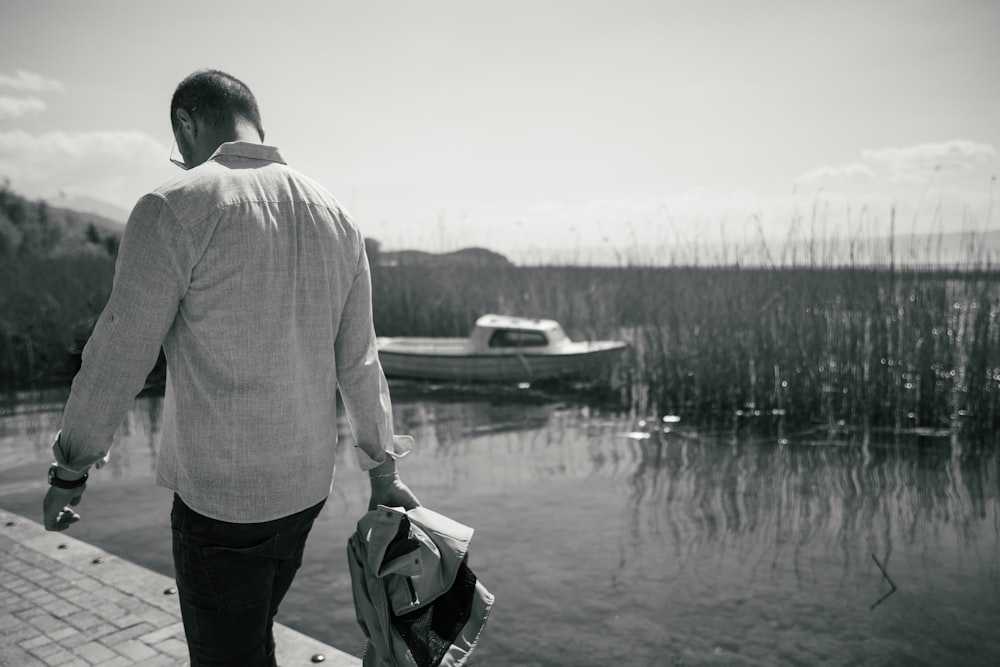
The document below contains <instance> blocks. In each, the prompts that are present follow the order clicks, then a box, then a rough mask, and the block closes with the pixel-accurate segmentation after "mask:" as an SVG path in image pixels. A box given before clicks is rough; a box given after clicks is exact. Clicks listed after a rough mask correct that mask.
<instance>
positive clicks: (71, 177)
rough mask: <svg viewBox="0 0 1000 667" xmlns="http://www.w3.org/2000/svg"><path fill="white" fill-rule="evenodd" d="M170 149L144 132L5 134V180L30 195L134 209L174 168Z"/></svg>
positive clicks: (1, 165)
mask: <svg viewBox="0 0 1000 667" xmlns="http://www.w3.org/2000/svg"><path fill="white" fill-rule="evenodd" d="M168 153H169V147H168V146H164V145H163V144H162V143H161V142H159V141H157V140H156V139H154V138H152V137H150V136H149V135H146V134H144V133H142V132H135V131H99V132H81V133H75V134H70V133H66V132H46V133H43V134H39V135H32V134H29V133H27V132H24V131H23V130H15V131H11V132H0V178H3V177H7V178H10V180H11V185H12V187H13V188H14V189H15V190H17V191H18V192H20V193H22V194H24V195H26V196H29V197H50V196H53V195H55V194H56V193H57V192H59V191H64V192H66V193H68V194H75V195H86V196H89V197H94V198H97V199H103V200H105V201H108V202H111V203H114V204H116V205H118V206H121V207H124V208H131V206H132V204H134V203H135V200H136V199H137V198H138V197H139V196H140V195H142V194H143V193H144V192H147V191H149V190H151V189H152V188H153V187H155V186H157V185H159V184H160V183H161V182H163V181H164V180H165V179H166V178H167V177H169V175H170V174H172V173H173V171H174V169H173V168H172V167H171V166H170V165H169V163H168V162H167V154H168Z"/></svg>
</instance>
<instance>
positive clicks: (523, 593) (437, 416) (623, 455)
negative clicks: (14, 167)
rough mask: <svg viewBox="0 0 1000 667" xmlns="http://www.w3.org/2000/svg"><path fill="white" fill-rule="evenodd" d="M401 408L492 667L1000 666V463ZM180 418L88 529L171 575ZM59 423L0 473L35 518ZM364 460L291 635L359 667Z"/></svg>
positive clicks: (311, 567) (820, 437)
mask: <svg viewBox="0 0 1000 667" xmlns="http://www.w3.org/2000/svg"><path fill="white" fill-rule="evenodd" d="M393 388H394V402H395V411H396V419H397V430H398V431H399V432H401V433H405V432H408V433H411V434H412V435H413V436H414V438H415V440H416V443H417V444H416V449H415V451H414V452H413V453H412V454H411V455H410V456H409V457H407V458H406V459H403V461H402V462H401V465H400V467H401V470H402V471H403V474H404V475H405V479H406V481H407V482H408V483H409V484H410V485H411V487H412V488H413V489H414V490H415V491H416V492H417V494H418V495H419V496H420V498H421V500H422V501H423V502H424V503H425V504H426V505H428V506H429V507H431V508H432V509H435V510H437V511H440V512H442V513H444V514H447V515H449V516H453V517H454V518H455V519H457V520H459V521H462V522H463V523H467V524H469V525H471V526H473V527H474V528H475V529H476V535H475V537H474V538H473V542H472V550H471V553H470V561H471V565H472V567H473V569H474V570H475V571H476V573H477V575H478V576H479V577H481V578H482V580H483V582H484V583H485V584H486V585H487V586H489V588H490V589H491V591H493V592H495V594H496V596H497V605H496V607H495V612H494V614H493V616H492V617H491V620H490V626H489V628H488V629H487V631H486V633H485V634H484V636H483V641H482V643H481V645H480V648H479V649H478V652H477V662H480V663H481V664H486V665H491V664H498V665H573V666H587V665H595V666H596V665H608V664H627V665H664V664H667V665H669V664H685V665H697V664H750V665H776V664H809V665H821V664H835V665H839V664H861V665H864V664H872V665H883V664H963V665H965V664H994V663H995V661H996V658H997V657H998V656H1000V638H998V636H997V633H996V632H995V630H996V621H997V619H998V618H1000V512H998V506H1000V471H998V452H997V450H996V448H995V447H994V448H992V449H983V448H973V447H970V446H968V445H966V444H964V443H963V442H962V441H961V440H959V439H956V438H954V437H950V436H947V435H940V434H911V435H897V436H891V435H887V436H885V437H884V438H880V439H875V438H863V437H855V436H852V435H851V434H850V433H847V432H844V431H842V430H838V429H834V430H832V431H830V430H827V429H818V430H814V431H809V432H802V433H798V434H781V435H761V434H760V431H756V433H757V435H753V433H754V431H746V432H743V431H741V432H734V431H732V430H725V431H717V432H708V431H704V430H702V431H699V430H696V429H693V428H687V427H685V425H684V423H683V421H681V422H680V423H676V422H674V421H672V420H668V421H667V422H664V421H663V420H662V419H658V418H657V419H648V420H646V421H639V420H637V419H635V418H629V417H621V416H617V415H613V414H604V413H602V412H600V411H598V410H595V409H594V408H589V407H585V406H581V405H579V404H576V403H574V402H572V401H567V400H564V399H560V398H558V397H551V396H543V395H535V394H525V393H517V392H511V393H510V394H509V395H506V396H503V395H499V396H498V395H497V394H496V392H495V390H494V389H490V390H486V389H482V388H459V389H455V388H450V389H447V388H436V387H429V386H427V385H402V386H399V385H396V384H394V385H393ZM487 392H488V393H487ZM159 410H160V399H158V398H145V399H140V400H139V401H138V402H137V404H136V408H135V410H133V412H132V413H131V414H130V416H129V419H128V421H127V422H126V424H125V425H124V427H123V429H122V432H121V441H120V443H119V445H118V449H117V451H116V453H115V455H114V456H113V458H112V465H111V466H109V468H108V469H105V470H103V471H100V472H99V473H96V474H95V477H96V478H97V479H96V480H95V481H96V482H97V483H96V484H93V485H92V489H90V490H88V492H87V495H86V497H85V498H84V504H83V506H82V509H85V510H86V511H85V512H84V522H82V523H81V524H78V526H74V528H73V530H74V531H76V533H75V534H76V535H77V536H78V537H81V539H85V540H88V541H91V542H95V543H97V544H100V545H101V546H105V548H108V549H109V550H111V551H114V552H117V553H121V554H122V555H124V556H126V557H128V558H130V559H132V560H135V561H137V562H139V563H143V564H146V565H147V566H149V567H153V568H155V569H158V570H161V571H163V572H164V573H165V574H168V575H170V574H172V570H171V568H172V565H171V564H170V562H169V539H170V537H169V529H168V524H167V516H166V515H167V514H168V513H169V494H168V493H165V492H164V493H160V492H162V491H163V490H162V489H159V490H155V491H151V490H150V489H151V480H152V472H151V471H152V464H153V461H154V459H155V452H156V447H157V440H158V436H157V431H158V428H159V419H160V417H159V415H160V413H159ZM27 414H33V415H34V416H33V417H32V418H31V419H33V420H34V421H33V422H32V423H33V426H32V425H31V424H29V422H31V420H30V419H26V418H25V415H27ZM45 414H47V413H46V412H45V411H44V410H42V411H38V410H35V411H34V412H32V411H30V410H28V409H26V408H22V409H21V413H20V415H15V416H8V417H6V418H5V419H3V420H0V454H2V455H3V456H4V460H5V461H7V460H14V459H8V458H7V457H8V456H9V455H10V452H12V451H14V450H17V451H18V452H20V454H19V455H18V456H19V457H20V458H18V459H17V464H16V465H12V466H7V467H5V469H4V471H3V472H2V473H0V506H4V507H5V508H8V509H13V510H14V511H22V510H23V511H24V512H25V513H37V505H38V504H39V502H40V498H41V495H40V494H41V493H43V492H44V485H43V482H35V481H33V480H35V477H34V475H35V474H36V473H37V470H38V469H39V467H40V463H39V461H42V462H44V461H47V456H48V454H47V450H48V446H49V445H50V444H51V440H50V439H48V438H49V437H50V436H51V435H52V434H53V433H54V430H53V429H54V427H55V425H56V421H55V420H54V419H48V418H46V417H45V416H44V415H45ZM54 414H56V413H54ZM47 419H48V420H47ZM33 439H34V441H36V442H39V443H47V444H44V445H43V444H32V441H33ZM351 445H352V443H351V442H350V436H349V429H348V428H347V427H346V425H345V426H344V428H343V433H342V440H341V443H340V445H339V447H340V448H341V450H342V455H341V457H340V458H339V464H338V465H339V469H338V473H337V482H336V484H335V490H334V493H333V494H332V495H331V498H330V501H329V502H328V504H327V507H326V508H325V509H324V512H323V514H322V515H321V517H320V519H319V520H318V521H317V523H316V526H315V528H314V531H313V535H312V536H311V537H310V543H309V546H308V549H307V553H306V558H305V562H304V565H303V568H302V570H301V571H300V574H299V577H298V579H297V580H296V583H295V586H294V587H293V589H292V591H291V592H290V593H289V596H288V598H287V599H286V603H285V605H284V608H283V609H282V614H281V618H280V619H279V620H281V621H282V622H285V623H288V624H290V625H292V626H293V627H296V628H298V629H300V630H302V631H304V632H307V633H309V634H312V635H315V636H317V637H319V638H320V639H323V640H325V641H327V642H330V643H332V644H334V645H337V646H338V647H341V648H343V649H344V650H348V651H352V652H355V653H356V654H360V651H361V650H362V647H363V642H362V637H361V634H360V631H359V630H358V628H357V626H356V622H355V620H354V609H353V603H352V601H351V593H350V581H349V576H348V572H347V567H346V564H345V548H346V546H345V545H346V541H347V537H348V536H349V535H350V533H351V531H352V530H353V526H354V522H355V521H356V520H357V518H358V517H359V516H360V515H361V513H363V512H364V510H365V508H366V505H367V500H368V496H367V493H368V485H367V481H366V480H365V478H364V476H363V475H361V474H359V473H358V472H357V471H356V470H355V467H356V465H355V463H354V461H353V457H352V456H351V455H350V448H351ZM26 452H27V453H26ZM29 459H30V460H29ZM43 460H44V461H43ZM143 498H152V499H151V500H143ZM129 499H131V502H129ZM32 515H33V516H34V514H32ZM78 528H79V530H77V529H78ZM873 556H874V558H873ZM876 561H877V562H876ZM882 568H884V570H885V573H886V574H887V575H888V576H889V578H891V583H890V581H889V579H887V578H886V576H885V575H884V574H883V570H882ZM892 583H894V584H895V586H896V587H898V588H897V589H896V590H895V591H893V586H892Z"/></svg>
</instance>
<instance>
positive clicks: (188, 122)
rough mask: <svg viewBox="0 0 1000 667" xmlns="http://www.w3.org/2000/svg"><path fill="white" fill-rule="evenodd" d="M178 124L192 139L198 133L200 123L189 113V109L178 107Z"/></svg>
mask: <svg viewBox="0 0 1000 667" xmlns="http://www.w3.org/2000/svg"><path fill="white" fill-rule="evenodd" d="M175 113H176V116H177V126H178V127H179V128H180V129H181V131H183V132H184V133H185V134H187V135H188V136H190V137H191V138H192V139H193V138H194V137H195V136H197V134H198V124H197V123H196V122H195V120H194V117H193V116H192V115H191V114H190V113H188V110H187V109H178V110H177V111H176V112H175Z"/></svg>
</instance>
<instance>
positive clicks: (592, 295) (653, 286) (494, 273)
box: [373, 266, 1000, 437]
mask: <svg viewBox="0 0 1000 667" xmlns="http://www.w3.org/2000/svg"><path fill="white" fill-rule="evenodd" d="M373 290H374V292H373V301H374V307H375V326H376V330H377V332H378V333H379V335H387V336H389V335H425V336H463V335H466V334H467V333H468V331H469V329H470V328H471V327H472V324H473V322H474V321H475V319H476V317H477V316H479V315H481V314H483V313H485V312H497V313H503V314H509V315H522V316H528V317H548V318H553V319H557V320H559V321H560V322H561V323H562V324H563V326H564V327H565V328H566V330H567V332H568V333H569V335H570V336H571V337H572V338H609V337H611V338H623V339H625V340H627V341H628V342H629V343H630V349H629V351H628V353H627V355H626V356H625V357H624V359H623V360H622V362H621V364H620V365H619V367H618V368H617V369H616V370H615V372H614V373H613V374H611V375H609V376H608V377H607V378H604V379H603V380H602V383H601V384H600V386H598V387H597V389H598V390H600V391H602V392H603V393H604V394H605V395H609V394H610V395H613V396H614V397H616V398H617V399H618V400H619V401H620V403H621V404H622V405H624V406H626V407H627V408H628V409H630V410H633V411H635V412H636V413H642V414H656V415H666V414H675V415H680V416H682V417H683V418H684V419H685V420H690V421H693V422H696V423H714V424H718V423H729V422H734V421H739V420H754V419H755V420H757V421H758V422H767V421H780V422H782V424H784V425H785V426H795V425H805V424H817V423H818V424H831V425H840V426H843V427H846V428H856V429H859V430H862V431H865V432H870V431H872V430H879V429H881V430H886V431H895V432H900V431H907V430H914V429H916V430H930V431H940V430H952V429H961V430H962V431H963V432H965V433H966V434H968V435H970V436H976V437H979V436H990V434H993V433H995V432H996V430H997V428H998V427H1000V318H998V313H1000V272H997V271H993V270H991V269H989V268H988V267H987V268H967V269H963V270H929V269H920V268H899V267H894V266H881V267H841V268H821V267H788V268H723V267H715V268H712V267H676V266H675V267H666V268H664V267H647V266H620V267H563V266H527V267H515V266H508V267H494V266H491V267H482V268H476V267H427V266H377V267H375V268H374V269H373Z"/></svg>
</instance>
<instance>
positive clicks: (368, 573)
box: [347, 505, 493, 667]
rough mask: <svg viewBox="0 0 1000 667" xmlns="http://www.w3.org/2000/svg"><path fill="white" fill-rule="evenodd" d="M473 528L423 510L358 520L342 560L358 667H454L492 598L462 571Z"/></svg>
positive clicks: (391, 510)
mask: <svg viewBox="0 0 1000 667" xmlns="http://www.w3.org/2000/svg"><path fill="white" fill-rule="evenodd" d="M472 533H473V530H472V528H470V527H468V526H465V525H463V524H461V523H458V522H457V521H454V520H452V519H449V518H448V517H446V516H444V515H442V514H438V513H437V512H434V511H433V510H429V509H427V508H426V507H417V508H415V509H412V510H404V509H403V508H400V507H386V506H384V505H380V506H379V507H378V509H377V510H373V511H371V512H368V513H367V514H365V516H363V517H362V518H361V520H360V521H358V526H357V531H356V532H355V533H354V534H353V535H352V536H351V538H350V539H349V540H348V547H347V555H348V563H349V565H350V570H351V588H352V591H353V594H354V607H355V612H356V614H357V618H358V623H359V624H360V625H361V629H362V631H363V632H364V633H365V637H367V638H368V644H367V646H366V648H365V656H364V665H365V667H396V666H400V665H407V666H411V665H416V666H417V667H438V666H439V665H440V666H442V667H459V666H460V665H464V664H465V663H466V661H467V660H468V659H469V656H470V655H471V654H472V651H473V650H474V649H475V647H476V644H477V643H478V641H479V636H480V634H481V633H482V631H483V628H484V627H485V625H486V620H487V618H488V617H489V613H490V610H491V608H492V606H493V595H492V594H491V593H490V592H489V591H488V590H487V589H486V587H485V586H484V585H483V584H482V583H481V582H480V581H478V579H477V578H476V575H475V574H473V572H472V570H471V569H470V568H469V566H468V551H469V542H470V541H471V539H472Z"/></svg>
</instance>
